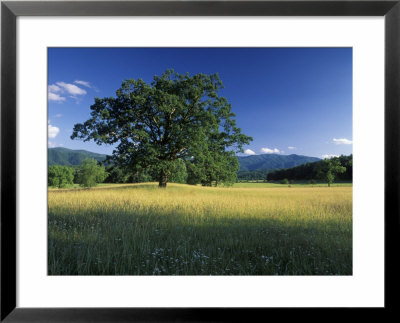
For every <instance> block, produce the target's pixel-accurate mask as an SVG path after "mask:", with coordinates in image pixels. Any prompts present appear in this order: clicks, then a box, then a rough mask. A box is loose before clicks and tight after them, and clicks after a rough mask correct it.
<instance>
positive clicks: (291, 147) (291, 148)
mask: <svg viewBox="0 0 400 323" xmlns="http://www.w3.org/2000/svg"><path fill="white" fill-rule="evenodd" d="M288 149H289V150H295V149H296V147H293V146H289V147H288Z"/></svg>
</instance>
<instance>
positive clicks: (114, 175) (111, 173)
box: [104, 165, 129, 183]
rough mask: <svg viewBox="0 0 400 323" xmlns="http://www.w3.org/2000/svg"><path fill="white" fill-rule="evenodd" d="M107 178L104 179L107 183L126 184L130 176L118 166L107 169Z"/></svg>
mask: <svg viewBox="0 0 400 323" xmlns="http://www.w3.org/2000/svg"><path fill="white" fill-rule="evenodd" d="M106 172H107V177H106V178H105V179H104V182H105V183H126V182H128V179H129V174H127V172H126V171H125V170H124V169H123V168H122V167H118V166H115V165H113V166H108V167H107V168H106Z"/></svg>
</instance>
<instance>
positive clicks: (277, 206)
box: [48, 183, 352, 275]
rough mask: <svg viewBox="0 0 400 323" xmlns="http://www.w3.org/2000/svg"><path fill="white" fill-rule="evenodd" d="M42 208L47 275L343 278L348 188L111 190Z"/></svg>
mask: <svg viewBox="0 0 400 323" xmlns="http://www.w3.org/2000/svg"><path fill="white" fill-rule="evenodd" d="M270 185H273V186H270ZM48 204H49V216H48V234H49V236H48V273H49V275H351V274H352V187H351V185H340V186H337V187H330V188H328V187H326V185H325V186H324V187H319V186H315V187H312V186H311V185H300V184H299V185H296V184H294V185H292V187H288V186H287V185H280V184H264V183H259V184H252V183H243V184H235V185H234V187H232V188H214V187H201V186H188V185H180V184H168V187H167V189H165V190H163V189H158V187H157V184H155V183H146V184H128V185H126V184H122V185H115V184H114V185H103V186H101V187H99V188H94V189H90V190H82V189H79V190H78V189H70V190H49V193H48Z"/></svg>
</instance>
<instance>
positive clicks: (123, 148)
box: [71, 70, 252, 187]
mask: <svg viewBox="0 0 400 323" xmlns="http://www.w3.org/2000/svg"><path fill="white" fill-rule="evenodd" d="M222 87H223V85H222V82H221V80H220V79H219V77H218V74H212V75H206V74H196V75H193V76H190V75H189V74H188V73H186V74H184V75H180V74H178V73H176V72H174V71H173V70H167V71H166V72H165V73H163V74H162V75H161V76H154V79H153V81H152V82H151V83H150V84H148V83H146V82H144V81H143V80H142V79H138V80H134V79H128V80H125V81H124V82H123V83H122V87H121V88H120V89H118V90H117V92H116V97H106V98H103V99H100V98H96V99H95V103H94V104H93V105H92V106H91V107H90V109H91V118H90V119H89V120H87V121H86V122H84V123H83V124H76V125H75V126H74V130H73V133H72V136H71V138H72V139H74V138H79V139H83V140H85V141H88V140H94V141H95V142H96V143H97V144H99V145H101V144H115V145H116V148H115V149H114V151H113V154H112V159H113V161H114V163H116V164H117V165H120V166H123V167H124V168H126V169H131V171H132V172H135V171H138V170H143V169H146V170H149V169H151V172H152V173H155V174H157V179H158V181H159V186H160V187H166V185H167V182H168V177H169V176H170V174H171V170H172V169H173V166H174V163H175V161H176V160H177V159H182V160H185V161H188V162H191V163H192V165H191V167H192V168H193V167H196V163H193V161H196V160H204V155H207V154H213V156H214V157H213V158H210V157H208V158H207V163H208V164H207V163H206V164H207V165H208V170H210V167H211V166H212V163H213V160H215V161H219V163H221V159H224V157H228V156H229V158H231V157H232V153H227V152H240V151H242V146H243V145H244V144H248V143H249V142H250V141H251V140H252V138H251V137H248V136H246V135H244V134H242V133H241V129H240V128H238V127H237V126H236V121H235V120H234V117H235V114H234V113H232V112H231V105H230V104H229V103H228V101H227V99H226V98H224V97H222V96H219V95H218V91H219V90H220V89H221V88H222ZM205 152H207V154H205ZM229 158H228V159H229ZM225 159H226V158H225ZM225 164H226V165H229V164H234V163H229V162H227V163H225ZM210 165H211V166H210ZM219 167H220V166H218V167H217V168H219ZM198 171H199V172H202V171H205V168H204V163H203V164H201V165H200V166H199V169H198ZM234 171H236V169H235V170H234ZM224 176H225V177H226V174H225V175H224ZM200 177H201V176H200ZM205 177H207V175H205ZM214 177H215V176H214ZM203 178H204V176H203ZM214 180H217V181H218V178H217V179H215V178H214Z"/></svg>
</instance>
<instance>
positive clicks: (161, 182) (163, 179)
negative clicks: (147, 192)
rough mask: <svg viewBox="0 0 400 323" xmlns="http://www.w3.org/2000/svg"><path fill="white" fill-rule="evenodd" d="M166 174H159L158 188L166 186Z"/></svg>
mask: <svg viewBox="0 0 400 323" xmlns="http://www.w3.org/2000/svg"><path fill="white" fill-rule="evenodd" d="M167 181H168V176H167V175H165V174H164V173H161V174H160V179H159V181H158V187H159V188H166V187H167Z"/></svg>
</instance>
